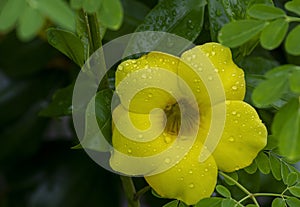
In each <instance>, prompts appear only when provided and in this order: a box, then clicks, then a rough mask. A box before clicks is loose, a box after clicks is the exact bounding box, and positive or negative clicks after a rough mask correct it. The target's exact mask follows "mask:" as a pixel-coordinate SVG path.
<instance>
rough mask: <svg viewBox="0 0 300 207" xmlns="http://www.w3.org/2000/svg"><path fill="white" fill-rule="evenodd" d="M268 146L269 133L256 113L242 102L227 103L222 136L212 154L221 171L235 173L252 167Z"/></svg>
mask: <svg viewBox="0 0 300 207" xmlns="http://www.w3.org/2000/svg"><path fill="white" fill-rule="evenodd" d="M266 143H267V129H266V127H265V125H264V124H263V123H262V122H261V120H260V118H259V116H258V114H257V112H256V111H255V109H254V108H253V107H252V106H250V105H249V104H247V103H245V102H242V101H226V122H225V127H224V132H223V135H222V137H221V139H220V142H219V144H218V145H217V148H216V149H215V151H214V152H213V157H214V158H215V160H216V162H217V165H218V168H219V169H220V170H222V171H225V172H232V171H235V170H238V169H241V168H244V167H246V166H248V165H250V164H251V163H252V161H253V160H254V158H255V157H256V156H257V154H258V152H259V151H260V150H262V149H263V148H264V147H265V145H266Z"/></svg>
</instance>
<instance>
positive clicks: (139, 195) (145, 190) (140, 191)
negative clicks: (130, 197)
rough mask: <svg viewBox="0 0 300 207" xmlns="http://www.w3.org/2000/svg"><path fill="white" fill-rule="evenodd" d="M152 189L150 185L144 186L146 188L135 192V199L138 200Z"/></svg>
mask: <svg viewBox="0 0 300 207" xmlns="http://www.w3.org/2000/svg"><path fill="white" fill-rule="evenodd" d="M150 189H151V187H150V186H149V185H148V186H146V187H144V188H142V189H141V190H139V191H138V192H137V193H136V194H135V196H134V199H135V200H138V199H139V198H140V197H141V196H142V195H143V194H144V193H146V192H147V191H148V190H150Z"/></svg>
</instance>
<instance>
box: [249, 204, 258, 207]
mask: <svg viewBox="0 0 300 207" xmlns="http://www.w3.org/2000/svg"><path fill="white" fill-rule="evenodd" d="M246 207H257V205H255V204H248V205H247V206H246Z"/></svg>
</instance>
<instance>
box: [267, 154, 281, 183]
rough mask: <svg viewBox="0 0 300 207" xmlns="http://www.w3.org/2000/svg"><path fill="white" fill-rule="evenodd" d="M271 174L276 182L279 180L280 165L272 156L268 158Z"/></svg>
mask: <svg viewBox="0 0 300 207" xmlns="http://www.w3.org/2000/svg"><path fill="white" fill-rule="evenodd" d="M269 161H270V167H271V171H272V174H273V176H274V178H275V179H276V180H281V164H280V160H279V159H278V158H277V157H276V156H275V155H273V154H270V156H269Z"/></svg>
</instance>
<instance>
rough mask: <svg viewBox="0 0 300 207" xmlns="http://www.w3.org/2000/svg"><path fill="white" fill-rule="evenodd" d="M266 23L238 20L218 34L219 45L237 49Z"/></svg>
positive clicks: (227, 25)
mask: <svg viewBox="0 0 300 207" xmlns="http://www.w3.org/2000/svg"><path fill="white" fill-rule="evenodd" d="M265 26H266V22H264V21H259V20H240V21H236V22H230V23H229V24H226V25H225V26H224V27H223V28H222V29H221V31H220V33H219V37H218V38H219V41H220V43H222V44H224V45H226V46H228V47H237V46H240V45H242V44H244V43H246V42H247V41H249V40H251V39H252V38H253V37H255V36H256V35H257V34H258V33H260V32H261V31H262V30H263V29H264V27H265Z"/></svg>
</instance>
